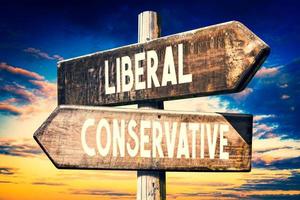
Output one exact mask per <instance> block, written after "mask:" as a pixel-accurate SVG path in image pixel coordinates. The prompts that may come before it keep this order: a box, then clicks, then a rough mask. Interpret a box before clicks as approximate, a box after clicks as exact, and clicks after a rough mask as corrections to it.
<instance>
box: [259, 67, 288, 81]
mask: <svg viewBox="0 0 300 200" xmlns="http://www.w3.org/2000/svg"><path fill="white" fill-rule="evenodd" d="M281 67H282V66H278V67H269V68H267V67H262V68H261V69H260V70H259V71H258V72H257V73H256V74H255V77H257V78H263V77H271V76H275V75H276V74H277V73H278V71H279V69H280V68H281Z"/></svg>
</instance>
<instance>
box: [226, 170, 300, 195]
mask: <svg viewBox="0 0 300 200" xmlns="http://www.w3.org/2000/svg"><path fill="white" fill-rule="evenodd" d="M299 182H300V173H299V172H298V171H292V174H291V175H290V176H288V177H281V178H276V177H274V178H270V179H264V180H259V179H258V180H257V179H249V180H248V181H247V183H246V184H244V185H242V186H240V187H239V188H232V190H236V191H252V190H253V191H263V190H284V191H291V190H298V191H299V190H300V184H299Z"/></svg>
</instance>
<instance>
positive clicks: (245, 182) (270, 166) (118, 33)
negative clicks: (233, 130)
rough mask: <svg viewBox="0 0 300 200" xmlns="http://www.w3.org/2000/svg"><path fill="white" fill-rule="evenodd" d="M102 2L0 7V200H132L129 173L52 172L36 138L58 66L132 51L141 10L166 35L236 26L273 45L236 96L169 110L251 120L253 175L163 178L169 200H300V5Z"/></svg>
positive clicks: (172, 104) (51, 105)
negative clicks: (155, 17) (153, 15)
mask: <svg viewBox="0 0 300 200" xmlns="http://www.w3.org/2000/svg"><path fill="white" fill-rule="evenodd" d="M103 2H106V3H101V1H88V0H87V1H77V0H72V1H55V0H52V1H50V0H48V1H32V0H24V1H15V0H10V1H8V0H2V1H1V2H0V5H1V7H0V8H1V12H0V94H1V95H0V200H2V199H3V200H12V199H15V200H20V199H22V200H31V199H49V200H54V199H55V200H56V199H63V200H64V199H66V200H67V199H72V200H74V199H134V198H135V194H136V184H137V179H136V172H135V171H108V170H107V171H103V170H59V169H56V168H55V166H54V165H53V164H52V163H51V161H50V160H49V159H48V158H47V156H46V155H45V154H44V152H43V151H42V150H41V149H40V147H39V146H38V144H37V143H36V142H35V141H34V139H33V133H34V132H35V130H36V129H37V128H38V127H39V126H40V125H41V124H42V123H43V122H44V121H45V119H46V118H47V117H48V116H49V115H50V113H51V112H52V111H53V110H54V109H55V108H56V106H57V103H56V102H57V92H56V90H57V89H56V88H57V85H56V81H57V75H56V73H57V69H56V67H57V65H56V63H57V62H58V61H60V60H63V59H67V58H72V57H76V56H81V55H84V54H88V53H93V52H96V51H100V50H106V49H110V48H114V47H119V46H123V45H127V44H132V43H136V42H137V28H138V27H137V16H138V14H139V13H140V12H142V11H145V10H154V11H156V12H158V13H159V14H160V16H161V24H162V36H166V35H170V34H174V33H179V32H183V31H188V30H192V29H196V28H200V27H205V26H208V25H213V24H217V23H222V22H226V21H231V20H237V21H240V22H242V23H243V24H245V25H246V26H247V27H248V28H249V29H250V30H252V31H253V32H254V33H256V34H257V35H258V36H259V37H260V38H261V39H263V40H264V41H265V42H266V43H267V44H268V45H269V46H270V47H271V54H270V56H269V57H268V59H267V60H266V62H265V63H264V64H263V66H262V67H261V69H260V70H259V71H258V72H257V73H256V75H255V77H254V78H253V79H252V81H251V82H250V83H249V85H248V86H247V87H246V89H245V90H243V91H242V92H240V93H236V94H229V95H218V96H212V97H202V98H193V99H184V100H177V101H169V102H165V109H169V110H174V109H176V110H187V111H199V112H236V113H250V114H253V115H254V129H253V146H252V147H253V152H252V156H253V158H252V171H251V172H246V173H201V172H198V173H196V172H177V173H175V172H167V198H168V199H241V198H243V199H286V200H288V199H300V184H299V183H300V132H299V130H298V128H299V122H300V120H299V115H300V104H299V102H300V96H299V94H300V79H299V77H300V48H299V44H300V25H299V24H300V14H299V7H300V4H299V3H297V1H290V0H285V1H265V0H259V1H255V0H251V1H248V0H247V1H214V0H210V1H203V2H202V1H201V3H200V1H199V2H198V1H179V2H176V1H157V2H156V3H155V2H154V1H129V2H127V3H125V2H123V1H120V2H118V1H103ZM129 107H135V105H133V106H129ZM298 114H299V115H298Z"/></svg>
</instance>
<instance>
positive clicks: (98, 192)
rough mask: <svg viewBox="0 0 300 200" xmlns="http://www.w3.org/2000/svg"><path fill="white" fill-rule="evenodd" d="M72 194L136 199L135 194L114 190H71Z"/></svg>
mask: <svg viewBox="0 0 300 200" xmlns="http://www.w3.org/2000/svg"><path fill="white" fill-rule="evenodd" d="M70 192H71V194H76V195H96V196H109V197H114V196H115V197H135V194H133V193H128V192H116V191H112V190H99V189H82V190H80V189H77V190H73V189H72V190H70Z"/></svg>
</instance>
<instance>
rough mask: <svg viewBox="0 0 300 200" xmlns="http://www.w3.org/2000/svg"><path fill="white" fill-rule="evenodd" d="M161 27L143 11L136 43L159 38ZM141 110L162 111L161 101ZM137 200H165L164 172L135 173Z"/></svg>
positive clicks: (153, 14)
mask: <svg viewBox="0 0 300 200" xmlns="http://www.w3.org/2000/svg"><path fill="white" fill-rule="evenodd" d="M160 34H161V25H160V21H159V16H158V14H157V13H156V12H153V11H144V12H142V13H140V14H139V16H138V42H139V43H141V42H148V41H150V40H153V39H156V38H159V37H160ZM138 107H139V108H141V109H164V102H163V101H155V100H154V101H146V102H141V103H139V104H138ZM137 179H138V180H137V194H136V199H137V200H144V199H146V200H152V199H153V200H154V199H166V172H165V171H162V170H159V171H142V170H138V171H137Z"/></svg>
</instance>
